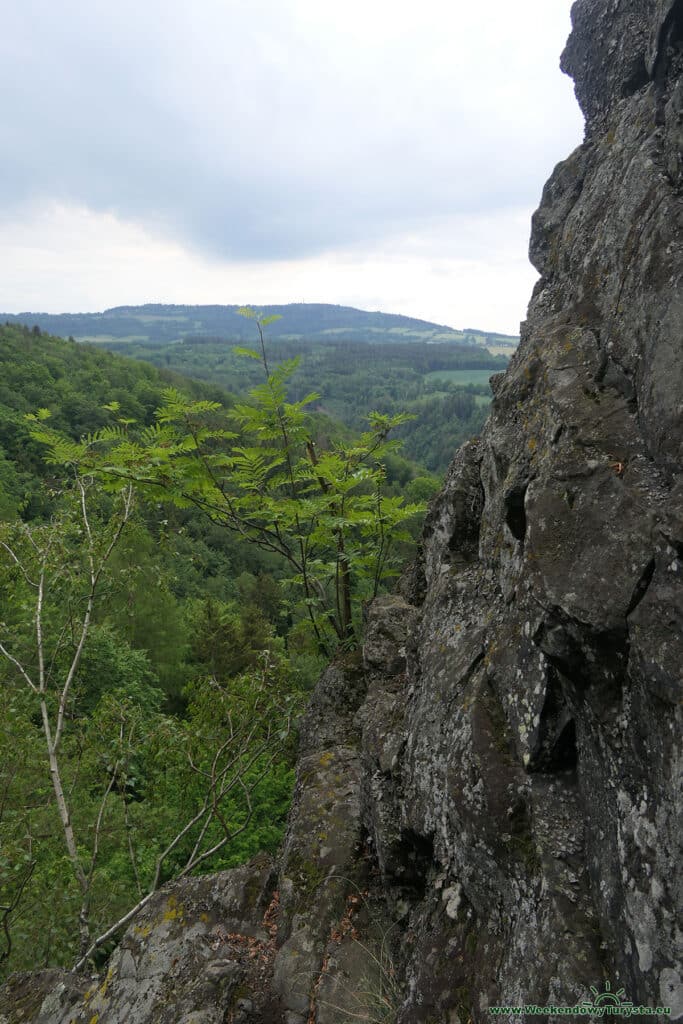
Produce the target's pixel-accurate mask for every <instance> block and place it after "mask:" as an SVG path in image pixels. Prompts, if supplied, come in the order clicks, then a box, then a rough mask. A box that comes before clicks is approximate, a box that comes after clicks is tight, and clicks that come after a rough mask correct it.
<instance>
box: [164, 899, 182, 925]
mask: <svg viewBox="0 0 683 1024" xmlns="http://www.w3.org/2000/svg"><path fill="white" fill-rule="evenodd" d="M167 907H168V910H167V911H166V913H165V914H164V917H163V920H164V921H180V922H182V921H183V920H184V919H185V908H184V907H183V906H182V904H179V903H178V901H177V900H176V898H175V896H169V897H168V903H167Z"/></svg>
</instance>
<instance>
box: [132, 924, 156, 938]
mask: <svg viewBox="0 0 683 1024" xmlns="http://www.w3.org/2000/svg"><path fill="white" fill-rule="evenodd" d="M151 931H152V926H151V924H136V925H134V926H133V933H134V934H135V935H137V936H139V937H140V938H141V939H146V938H148V937H149V935H150V934H151Z"/></svg>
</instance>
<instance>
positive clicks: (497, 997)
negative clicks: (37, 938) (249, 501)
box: [0, 0, 683, 1024]
mask: <svg viewBox="0 0 683 1024" xmlns="http://www.w3.org/2000/svg"><path fill="white" fill-rule="evenodd" d="M572 20H573V25H574V28H573V33H572V36H571V38H570V40H569V42H568V44H567V48H566V50H565V53H564V55H563V58H562V61H563V66H564V68H565V69H566V70H567V71H569V72H570V73H571V74H572V76H573V77H574V80H575V84H576V92H577V96H578V98H579V101H580V103H581V105H582V108H583V110H584V113H585V115H586V120H587V132H586V140H585V142H584V144H583V145H582V146H581V147H579V148H578V149H577V150H576V151H575V152H574V153H573V154H571V156H570V157H569V158H568V159H567V160H565V161H564V162H563V163H561V164H560V165H559V166H558V167H557V168H556V169H555V171H554V173H553V175H552V177H551V179H550V181H549V182H548V184H547V185H546V187H545V189H544V193H543V198H542V202H541V206H540V208H539V210H538V211H537V213H536V214H535V215H534V218H533V225H532V238H531V244H530V253H531V258H532V260H533V262H534V264H535V266H536V267H537V268H538V270H539V272H540V275H541V278H540V280H539V282H538V284H537V286H536V288H535V290H534V294H533V297H532V300H531V303H530V306H529V312H528V319H527V321H526V322H525V324H524V325H523V330H522V342H521V345H520V348H519V350H518V352H517V353H516V354H515V356H514V358H513V360H512V363H511V366H510V368H509V370H508V372H507V373H506V374H505V375H498V376H497V377H496V378H494V382H493V385H494V400H493V403H492V409H491V415H490V418H489V421H488V423H487V425H486V427H485V429H484V431H483V433H482V436H481V438H480V439H479V440H478V441H476V442H471V443H470V444H468V445H465V446H464V447H463V448H462V449H461V450H460V451H459V452H458V453H457V454H456V456H455V458H454V460H453V463H452V465H451V467H450V469H449V471H448V474H447V478H446V481H445V484H444V488H443V490H442V492H441V493H440V494H439V495H438V496H437V498H436V499H435V501H434V503H433V504H432V507H431V510H430V512H429V514H428V516H427V519H426V522H425V527H424V534H423V538H422V545H421V551H420V556H419V558H418V560H417V562H416V563H415V565H414V566H412V567H411V568H410V569H409V570H407V571H406V572H405V573H404V576H403V578H402V579H401V581H400V584H399V586H398V588H397V593H396V594H394V595H392V596H388V597H383V598H381V599H378V600H377V601H376V602H375V603H374V605H373V606H372V607H371V609H370V612H369V615H368V622H367V631H366V639H365V647H364V652H363V658H362V662H361V661H360V660H354V659H352V658H348V657H347V658H346V659H340V660H339V661H338V662H337V663H335V664H334V665H331V666H330V667H329V668H328V669H327V671H326V672H325V673H324V674H323V676H322V678H321V680H320V682H319V684H318V687H317V690H316V692H315V695H314V697H313V701H312V704H311V707H310V709H309V711H308V714H307V716H306V719H305V721H304V723H303V727H302V731H301V753H300V759H299V766H298V781H297V789H296V794H295V800H294V804H293V809H292V813H291V816H290V822H289V828H288V833H287V838H286V841H285V844H284V847H283V850H282V853H281V857H280V861H279V864H278V866H277V878H276V877H275V872H274V869H273V868H272V866H271V865H270V864H269V863H267V862H265V861H260V862H256V863H254V864H252V865H248V866H246V867H244V868H240V869H238V870H237V871H235V872H228V873H226V874H224V875H221V876H216V877H214V878H208V879H200V880H193V881H186V882H183V883H182V884H181V885H179V886H177V887H175V888H172V889H170V890H169V891H168V892H164V893H160V894H159V895H158V897H157V898H156V900H155V901H154V902H153V903H151V904H150V905H149V907H148V908H146V910H145V911H144V912H143V913H142V914H141V915H140V917H139V918H138V919H137V920H136V921H135V922H134V924H133V925H132V927H131V928H130V929H129V931H128V933H127V934H126V936H125V938H124V940H123V942H122V944H121V946H120V948H119V949H118V951H117V952H116V953H115V954H114V956H113V958H112V961H111V964H110V967H109V970H108V972H107V974H106V975H105V976H104V977H103V978H98V979H94V980H93V979H89V978H79V977H74V976H72V975H68V974H63V973H60V972H54V971H50V972H42V973H41V974H38V975H33V976H26V975H23V976H17V977H15V978H13V979H11V981H10V983H9V984H8V985H7V986H6V987H5V989H4V990H2V991H1V992H0V1024H19V1022H20V1021H21V1022H33V1024H48V1021H49V1022H50V1024H67V1022H69V1024H71V1022H75V1024H81V1022H87V1024H93V1022H96V1024H124V1022H128V1021H135V1022H136V1024H156V1022H164V1024H165V1022H169V1024H172V1022H179V1024H180V1022H183V1024H190V1022H193V1024H214V1022H216V1024H217V1022H219V1021H220V1022H227V1021H245V1022H253V1024H268V1022H271V1021H272V1022H280V1024H341V1022H343V1021H348V1020H352V1019H361V1020H363V1019H364V1020H373V1021H386V1022H396V1024H428V1022H430V1024H466V1022H469V1021H476V1022H483V1021H486V1020H489V1019H490V1017H489V1014H488V1008H489V1006H492V1005H495V1004H500V1003H513V1004H515V1003H519V1002H522V1003H523V1002H537V1003H540V1004H547V1003H548V1002H555V1003H561V1004H573V1003H575V1002H577V1001H580V1000H582V999H586V998H590V996H591V992H590V989H591V986H595V987H596V988H597V989H602V988H603V986H604V984H605V983H606V982H610V984H611V985H612V989H613V990H616V989H618V988H620V987H623V988H624V989H625V990H626V994H627V997H628V998H629V999H630V1000H631V1001H632V1002H633V1003H636V1004H638V1003H643V1004H645V1005H648V1006H657V1005H667V1006H670V1007H671V1008H672V1013H671V1017H670V1018H669V1019H673V1020H677V1019H680V1018H681V1017H683V989H682V988H681V977H682V976H683V969H682V967H681V933H680V925H681V917H680V914H681V906H682V905H683V901H682V900H681V896H682V893H681V869H680V865H681V862H682V860H683V857H682V856H681V854H682V851H681V837H682V835H683V828H682V825H683V802H682V797H681V781H682V777H681V775H682V773H681V745H682V744H681V736H682V735H683V731H682V729H681V725H682V723H681V715H682V705H681V697H682V696H683V693H682V691H683V682H682V678H681V676H682V666H683V641H682V639H681V633H682V630H681V626H682V625H683V600H682V580H683V480H682V478H681V445H682V441H683V429H682V423H681V418H682V415H683V352H682V347H683V346H682V341H683V305H682V304H683V289H681V287H680V273H681V265H682V264H681V230H680V229H681V208H682V201H681V191H682V185H683V164H682V162H681V140H682V118H683V85H682V84H681V77H680V72H681V65H682V63H683V57H682V52H681V48H682V44H683V0H578V2H577V3H576V4H575V5H574V8H573V11H572ZM529 1019H530V1020H531V1019H532V1018H529Z"/></svg>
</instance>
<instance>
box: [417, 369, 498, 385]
mask: <svg viewBox="0 0 683 1024" xmlns="http://www.w3.org/2000/svg"><path fill="white" fill-rule="evenodd" d="M496 372H497V371H496V370H432V371H431V372H430V373H426V374H425V378H424V379H425V380H426V381H443V380H447V381H449V382H450V383H451V384H459V385H460V387H466V386H467V385H468V384H488V382H489V377H491V376H492V375H493V374H494V373H496Z"/></svg>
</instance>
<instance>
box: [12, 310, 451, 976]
mask: <svg viewBox="0 0 683 1024" xmlns="http://www.w3.org/2000/svg"><path fill="white" fill-rule="evenodd" d="M250 326H251V327H252V329H253V326H254V325H253V324H252V325H250ZM188 350H189V351H196V349H194V348H193V346H191V345H190V346H188ZM283 354H289V350H287V352H286V353H284V352H283V353H278V359H277V360H275V362H274V368H269V373H270V376H269V377H268V378H267V384H264V383H263V379H262V383H261V385H258V383H257V381H258V375H259V373H261V375H263V367H262V366H260V365H259V362H258V360H257V359H254V358H251V359H249V358H245V357H244V356H242V357H239V356H236V355H234V354H233V357H234V358H235V359H238V358H241V359H242V362H243V363H244V366H245V370H244V376H243V378H242V381H241V383H240V386H239V394H235V393H233V394H230V393H228V392H226V391H223V390H222V389H221V388H220V387H218V386H217V384H216V383H214V384H212V385H209V384H208V383H202V382H197V381H191V380H188V379H186V378H183V377H180V376H178V375H177V374H175V373H173V372H172V371H170V370H167V369H159V368H156V367H153V366H150V365H149V364H146V363H143V362H139V361H136V360H132V359H128V358H124V357H122V356H120V355H117V354H114V353H110V352H107V351H104V350H102V349H101V348H95V347H91V346H88V345H83V344H79V343H75V342H73V341H64V340H61V339H59V338H55V337H52V336H50V335H46V334H44V333H43V332H42V331H41V330H40V328H39V327H37V326H36V327H34V328H32V329H29V328H27V327H20V326H17V325H6V326H5V327H2V328H0V381H1V383H0V609H1V611H0V655H1V657H0V682H1V683H2V686H3V691H4V694H5V699H3V701H2V703H1V704H0V745H1V747H2V749H3V752H4V755H3V759H2V763H1V764H0V972H2V973H3V974H4V973H6V972H7V971H10V970H14V969H19V968H22V967H27V966H35V965H48V964H53V963H68V962H73V961H74V959H75V958H77V957H79V956H82V955H83V954H84V953H87V952H88V950H90V952H89V954H88V955H89V956H90V957H91V958H93V959H94V960H95V961H97V958H98V957H100V956H102V955H104V954H106V952H107V950H108V949H109V948H110V945H111V942H113V940H114V936H113V934H112V936H108V935H107V932H108V929H109V928H110V926H111V925H112V922H116V921H117V920H119V919H120V918H121V917H122V916H124V915H125V914H126V913H127V912H128V910H129V909H130V907H131V905H132V904H135V903H136V902H138V903H139V902H140V901H142V900H144V899H145V898H146V894H147V893H148V892H149V891H151V889H153V888H154V887H155V886H156V885H158V884H160V883H161V882H163V881H164V880H166V879H167V878H170V877H174V876H177V875H178V874H182V873H187V872H189V871H194V870H197V869H201V870H208V869H212V870H215V869H218V868H221V867H227V866H231V865H233V864H235V863H238V862H241V861H242V860H244V859H245V858H247V857H249V856H251V855H252V854H253V853H254V852H256V851H257V850H259V849H274V848H275V846H276V845H277V843H278V842H279V840H280V838H281V832H282V827H283V823H284V820H285V815H286V812H287V808H288V804H289V799H290V793H291V787H292V781H293V777H292V768H293V756H294V749H295V737H294V723H295V720H296V716H297V712H298V709H299V708H300V706H301V704H302V701H303V700H304V697H305V694H306V692H307V691H308V690H309V689H310V687H311V685H312V683H313V682H314V680H315V678H316V677H317V675H318V673H319V671H320V669H321V667H322V665H323V664H324V663H325V659H326V658H327V657H328V656H329V653H330V650H331V649H332V648H333V646H334V645H335V644H339V643H343V644H345V645H347V646H350V647H352V646H353V642H354V640H353V637H354V631H355V630H356V629H357V627H358V625H359V620H360V617H361V616H362V603H363V601H364V600H366V599H367V598H369V597H372V594H373V593H376V592H377V587H378V586H381V585H384V583H383V581H385V580H388V579H390V576H391V567H392V564H399V563H400V562H401V561H402V560H404V559H405V558H406V557H408V556H409V554H410V551H411V546H412V544H413V540H412V538H413V537H415V535H416V532H417V530H418V527H419V516H418V515H417V514H416V513H417V512H418V511H419V510H420V509H421V508H424V505H423V504H420V503H422V502H423V500H424V499H425V498H426V497H428V496H429V495H430V494H431V493H432V492H433V491H434V488H435V486H436V484H437V480H436V478H435V477H433V476H431V475H430V474H429V473H428V472H427V471H426V470H424V469H422V468H421V467H420V466H419V465H417V464H415V463H414V462H412V461H409V460H407V459H405V458H404V457H403V456H402V455H401V454H400V452H399V451H398V450H397V442H393V441H391V440H389V439H388V435H389V433H390V432H392V433H396V432H397V431H398V430H400V429H404V428H405V426H407V425H408V424H404V425H403V428H402V427H401V417H400V416H398V417H394V418H393V419H392V418H391V417H390V416H388V415H384V416H382V415H380V416H378V417H376V418H375V419H374V420H373V422H372V424H371V425H370V426H369V427H368V424H367V423H366V425H365V427H366V429H365V432H364V433H362V434H360V435H359V433H358V431H357V430H356V431H355V432H353V431H351V430H350V428H349V427H348V426H346V425H344V424H343V423H339V422H336V421H335V420H334V419H333V418H332V417H331V416H330V415H329V413H330V412H331V411H332V410H331V409H329V408H327V404H328V403H327V402H326V401H323V400H322V399H318V398H315V399H312V400H308V401H307V400H306V397H305V396H302V395H301V388H302V385H303V383H304V382H306V381H307V377H308V376H313V377H314V376H315V367H314V366H313V367H311V368H310V369H308V368H307V369H306V371H305V372H303V367H299V366H297V365H296V363H295V362H294V361H292V360H290V361H285V362H279V361H278V360H279V359H280V358H281V356H282V355H283ZM254 355H258V353H252V356H254ZM425 365H426V364H425ZM296 374H299V375H300V378H299V379H295V375H296ZM215 379H216V375H214V380H215ZM285 389H286V390H287V391H288V392H289V393H288V394H287V395H285ZM235 390H237V387H235ZM269 403H270V404H269ZM259 417H260V418H259ZM188 424H189V425H190V427H189V428H188ZM273 424H275V430H274V432H273V430H272V429H271V427H272V425H273ZM282 428H284V432H285V434H286V436H287V445H288V447H286V448H285V447H284V446H283V443H282V441H281V434H282ZM188 429H189V430H190V431H195V437H199V436H200V435H201V441H202V443H203V446H204V447H203V450H202V451H201V453H199V450H198V449H197V451H195V450H194V449H193V450H190V449H191V448H192V445H189V446H188V437H189V436H190V435H189V434H188ZM193 443H194V442H193ZM226 445H228V446H232V447H231V448H230V452H231V454H230V456H229V460H228V461H229V462H230V466H229V470H230V477H231V479H233V480H234V481H237V483H236V484H234V486H233V491H232V492H231V491H230V490H228V491H226V489H225V485H224V484H222V483H220V482H219V484H218V485H217V486H215V484H216V480H217V475H216V474H220V473H221V472H223V471H224V470H223V467H224V465H225V460H226V458H227V456H226V455H225V454H224V452H225V451H226ZM278 446H280V448H282V450H283V451H284V455H285V456H286V459H287V460H288V461H291V464H292V466H293V472H294V476H295V478H296V480H295V483H296V488H297V491H296V492H295V498H296V501H293V500H292V498H291V495H287V494H285V493H284V492H285V488H284V485H283V484H282V472H281V470H282V466H283V464H284V457H283V456H282V455H281V454H279V447H278ZM296 446H298V447H296ZM295 448H296V451H298V453H299V454H296V459H298V461H296V459H295ZM199 454H201V457H200V458H199V457H198V456H199ZM263 459H266V461H267V465H265V468H264V465H263ZM143 466H144V471H143V468H142V467H143ZM198 467H204V468H206V470H207V475H206V476H205V477H201V476H198ZM278 467H280V468H278ZM119 471H120V472H121V473H123V474H127V476H126V479H127V481H128V483H127V484H126V487H130V490H129V491H127V490H126V489H125V487H124V488H123V489H122V479H120V478H119V477H118V476H117V474H118V473H119ZM143 478H144V479H143ZM179 480H180V481H181V483H178V481H179ZM211 487H213V488H214V490H213V491H212V492H210V488H211ZM207 495H208V497H207ZM316 495H317V496H316ZM220 501H224V506H223V508H222V509H219V510H218V512H216V511H215V510H216V508H217V504H216V503H217V502H220ZM411 502H412V503H413V504H412V505H411V504H410V503H411ZM292 509H293V511H292ZM264 510H265V512H264ZM303 512H305V515H306V517H307V520H306V526H305V527H304V526H303V525H302V522H301V520H302V514H303ZM259 514H260V515H261V521H260V523H259V522H258V521H257V520H258V516H259ZM272 522H275V523H276V528H277V535H278V544H279V547H278V546H277V545H273V543H272V542H271V540H270V539H269V538H270V534H269V533H268V531H269V529H270V525H271V523H272ZM402 524H404V525H402ZM259 530H260V533H259ZM287 530H289V532H290V535H291V537H292V538H293V540H292V541H291V543H290V545H289V547H287V541H286V538H287ZM391 531H393V534H394V538H395V539H394V543H393V547H392V549H391V551H390V550H389V547H390V546H389V543H388V538H389V533H390V532H391ZM380 535H381V537H382V540H381V543H378V541H377V537H378V536H380ZM264 538H265V540H266V541H267V543H263V541H264ZM302 538H303V541H304V542H305V545H306V559H305V560H304V562H303V566H301V564H300V559H299V556H298V546H300V545H301V543H302ZM378 552H379V554H378ZM288 558H289V564H288ZM325 559H327V561H325ZM330 559H331V561H330ZM292 566H294V569H293V568H292ZM335 566H336V568H335ZM300 570H302V571H303V575H304V579H303V580H302V578H301V571H300ZM335 575H336V578H337V581H338V585H337V593H336V598H335V596H334V595H335V591H334V587H333V588H332V590H331V591H330V589H329V587H328V586H327V584H326V583H325V582H324V581H325V580H326V579H333V578H334V577H335ZM321 580H322V581H323V583H321V582H320V581H321ZM339 581H341V584H340V583H339ZM351 581H352V582H353V588H354V590H353V596H352V594H351ZM330 600H331V601H332V603H331V604H330ZM326 601H327V604H326V603H325V602H326ZM335 601H336V611H335ZM330 624H331V625H330ZM332 627H335V628H336V630H337V632H336V635H335V632H334V628H332ZM330 638H331V639H330ZM330 645H332V646H330ZM226 736H227V737H229V738H230V742H228V741H227V740H226ZM53 761H54V771H53ZM48 769H49V770H48ZM57 769H58V774H59V778H60V779H61V783H60V785H61V790H60V792H61V798H60V797H59V792H58V788H59V787H57V788H55V785H54V779H55V772H56V771H57ZM51 778H52V781H51ZM55 793H57V797H58V798H57V799H55ZM183 823H185V824H183ZM184 828H186V829H187V830H186V831H183V829H184ZM69 836H71V838H70V839H69ZM160 851H161V853H160ZM164 851H165V852H164ZM162 854H163V855H162ZM103 936H104V938H102V937H103ZM100 940H101V941H100ZM93 944H94V945H93ZM91 947H93V948H91Z"/></svg>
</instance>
